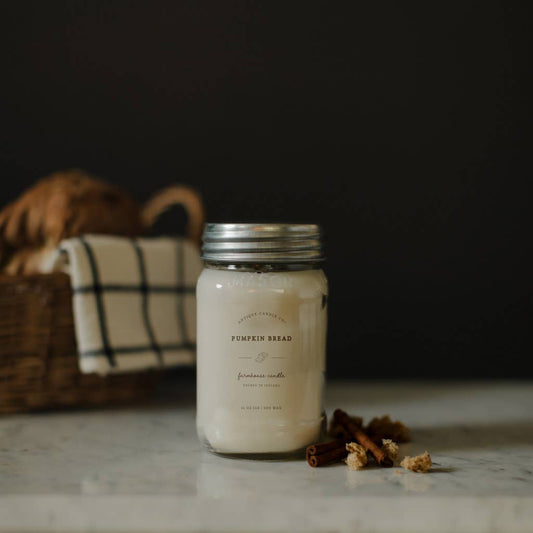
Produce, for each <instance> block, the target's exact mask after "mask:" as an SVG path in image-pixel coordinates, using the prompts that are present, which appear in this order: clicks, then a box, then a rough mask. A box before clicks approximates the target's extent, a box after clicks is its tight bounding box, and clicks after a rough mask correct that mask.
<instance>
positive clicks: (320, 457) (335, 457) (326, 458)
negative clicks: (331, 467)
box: [307, 442, 348, 467]
mask: <svg viewBox="0 0 533 533" xmlns="http://www.w3.org/2000/svg"><path fill="white" fill-rule="evenodd" d="M326 444H329V443H326ZM347 455H348V451H347V450H346V444H345V443H344V442H343V443H342V446H338V447H337V448H332V449H330V450H327V451H326V452H324V453H320V454H317V455H313V454H307V463H308V464H309V465H310V466H313V467H317V466H323V465H326V464H328V463H333V462H334V461H339V460H341V459H344V458H345V457H346V456H347Z"/></svg>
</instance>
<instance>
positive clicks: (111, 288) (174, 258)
mask: <svg viewBox="0 0 533 533" xmlns="http://www.w3.org/2000/svg"><path fill="white" fill-rule="evenodd" d="M54 269H55V270H63V271H66V272H67V273H69V274H70V276H71V284H72V293H73V312H74V326H75V330H76V340H77V343H78V353H79V362H80V370H81V371H82V372H83V373H92V372H96V373H98V374H101V375H106V374H109V373H121V372H131V371H140V370H144V369H148V368H159V367H162V366H165V367H166V366H176V365H189V364H192V363H194V360H195V348H196V299H195V285H196V280H197V279H198V276H199V274H200V272H201V269H202V264H201V260H200V255H199V251H198V249H197V247H196V246H195V245H194V244H193V243H192V242H190V241H188V240H185V239H171V238H154V239H149V238H146V239H144V238H143V239H129V238H126V237H114V236H105V235H86V236H84V237H79V238H73V239H68V240H65V241H63V242H62V243H61V245H60V249H59V252H58V254H57V256H56V259H55V262H54Z"/></svg>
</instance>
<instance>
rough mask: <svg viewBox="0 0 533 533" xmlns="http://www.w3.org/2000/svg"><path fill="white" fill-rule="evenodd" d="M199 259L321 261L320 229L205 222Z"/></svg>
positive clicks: (322, 258)
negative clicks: (200, 257)
mask: <svg viewBox="0 0 533 533" xmlns="http://www.w3.org/2000/svg"><path fill="white" fill-rule="evenodd" d="M202 259H205V260H206V261H220V262H223V263H232V262H235V263H250V262H254V263H302V262H318V261H323V260H324V247H323V242H322V229H321V228H320V226H318V225H316V224H269V223H266V224H222V223H208V224H206V225H205V227H204V234H203V246H202Z"/></svg>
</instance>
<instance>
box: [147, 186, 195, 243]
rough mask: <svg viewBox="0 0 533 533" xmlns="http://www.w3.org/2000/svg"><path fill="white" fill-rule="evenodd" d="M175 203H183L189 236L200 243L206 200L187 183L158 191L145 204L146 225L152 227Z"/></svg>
mask: <svg viewBox="0 0 533 533" xmlns="http://www.w3.org/2000/svg"><path fill="white" fill-rule="evenodd" d="M175 205H181V206H182V207H183V208H184V209H185V212H186V214H187V226H186V229H185V231H186V234H187V237H188V238H189V239H191V240H192V241H194V242H195V243H197V244H200V238H201V235H202V228H203V225H204V221H205V208H204V202H203V200H202V197H201V195H200V193H199V192H198V191H197V190H196V189H193V188H192V187H188V186H187V185H179V184H177V185H171V186H170V187H167V188H165V189H162V190H161V191H158V192H156V193H155V195H154V196H152V198H150V199H149V200H148V201H147V202H146V203H145V204H144V206H143V210H142V217H143V220H144V223H145V225H146V226H147V227H151V226H152V225H153V224H154V223H155V221H156V220H157V219H158V217H159V216H160V215H162V214H163V213H164V212H165V211H167V210H168V209H169V208H171V207H172V206H175Z"/></svg>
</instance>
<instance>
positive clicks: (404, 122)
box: [0, 0, 533, 377]
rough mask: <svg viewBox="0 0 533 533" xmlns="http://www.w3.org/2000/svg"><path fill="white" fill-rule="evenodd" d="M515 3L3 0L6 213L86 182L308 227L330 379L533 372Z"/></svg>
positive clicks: (525, 36)
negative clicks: (323, 300)
mask: <svg viewBox="0 0 533 533" xmlns="http://www.w3.org/2000/svg"><path fill="white" fill-rule="evenodd" d="M526 6H527V2H524V3H522V4H513V3H511V2H493V1H487V2H481V1H480V2H473V1H469V0H467V1H463V2H457V3H454V2H416V3H413V2H390V1H385V2H316V1H314V2H295V1H292V2H291V1H288V2H285V1H284V2H275V1H272V2H268V1H264V2H242V1H224V0H220V1H202V0H198V1H179V0H178V1H172V2H163V1H155V2H148V1H146V2H139V1H130V2H117V1H114V2H101V1H92V2H81V1H79V0H69V1H64V2H55V1H47V2H28V1H17V2H15V1H13V2H2V4H1V7H0V10H1V16H0V26H1V28H0V29H1V32H0V36H1V37H0V38H1V40H2V46H1V52H0V53H1V59H2V62H1V64H2V72H3V76H2V82H1V89H0V90H1V91H2V99H1V124H2V128H1V129H2V139H1V146H0V150H1V152H0V157H1V160H0V170H1V174H0V175H1V177H2V193H1V198H0V199H1V201H2V203H5V202H7V201H9V200H11V199H13V198H15V197H16V196H17V195H18V194H19V193H20V192H22V191H23V190H24V188H26V187H27V186H29V185H30V184H32V183H33V182H34V180H35V179H37V178H39V177H41V176H43V175H45V174H47V173H49V172H51V171H53V170H57V169H62V168H68V167H81V168H84V169H87V170H89V171H91V172H93V173H96V174H98V175H100V176H102V177H104V178H106V179H108V180H110V181H113V182H116V183H118V184H120V185H122V186H123V187H125V188H126V189H127V190H128V191H130V192H131V194H132V195H134V196H135V197H136V198H137V199H138V200H140V201H142V200H144V199H145V198H147V197H148V196H149V195H150V194H151V193H152V192H153V191H155V190H156V189H158V188H160V187H162V186H165V185H167V184H168V183H171V182H174V181H182V182H185V183H189V184H192V185H194V186H196V187H198V188H200V189H201V191H202V192H203V194H204V197H205V200H206V203H207V208H208V214H209V219H210V220H213V221H246V220H256V221H257V220H259V221H260V220H264V221H274V220H279V221H302V222H303V221H306V222H307V221H310V222H319V223H322V224H323V225H324V227H325V230H326V232H327V247H328V264H327V271H328V274H329V277H330V281H331V299H330V335H329V374H330V375H331V376H359V377H364V376H382V377H383V376H385V377H394V376H412V377H420V376H430V377H446V376H517V377H520V376H524V375H526V374H529V375H531V370H529V367H528V365H527V360H528V358H529V357H530V354H531V348H532V346H531V342H530V329H531V321H532V320H531V319H532V317H533V313H532V291H531V272H532V266H533V265H532V260H531V257H532V254H531V246H532V245H531V218H532V217H531V210H530V197H529V194H528V190H527V185H528V182H529V181H530V180H531V178H532V173H531V163H530V158H531V144H530V142H529V139H528V138H527V135H526V127H527V126H528V125H529V122H530V119H531V114H530V95H531V86H530V84H529V70H530V62H529V61H528V53H529V52H530V48H531V46H530V45H531V42H530V35H531V31H532V28H531V18H530V16H529V13H528V12H527V11H526V9H525V7H526ZM182 223H183V214H182V213H175V214H174V215H168V216H167V217H166V218H165V220H163V221H162V223H161V226H160V229H162V230H163V231H167V232H168V231H172V230H174V229H175V228H178V227H180V226H181V225H182Z"/></svg>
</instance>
